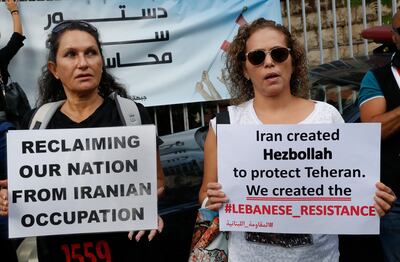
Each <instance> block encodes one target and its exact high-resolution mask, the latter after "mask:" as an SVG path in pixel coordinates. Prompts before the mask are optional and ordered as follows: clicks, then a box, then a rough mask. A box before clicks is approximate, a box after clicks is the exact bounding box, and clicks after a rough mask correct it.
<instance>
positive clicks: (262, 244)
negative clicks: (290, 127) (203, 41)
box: [199, 18, 395, 262]
mask: <svg viewBox="0 0 400 262" xmlns="http://www.w3.org/2000/svg"><path fill="white" fill-rule="evenodd" d="M226 65H227V69H228V83H229V88H230V91H231V96H232V97H233V100H232V101H233V104H234V105H233V106H229V107H228V112H229V118H230V123H231V124H242V125H246V124H249V125H251V124H253V125H254V124H259V125H262V124H314V123H318V124H322V123H326V124H329V123H343V122H344V121H343V119H342V117H341V115H340V113H339V112H338V111H337V110H336V109H335V108H334V107H333V106H331V105H329V104H327V103H324V102H318V101H312V100H309V99H308V97H309V90H308V84H307V67H306V58H305V54H304V51H303V49H302V47H301V46H300V45H299V44H298V42H297V41H296V40H295V39H294V38H293V37H292V36H291V34H290V32H289V31H288V30H287V29H286V28H285V27H284V26H282V25H279V24H276V23H275V22H273V21H269V20H265V19H263V18H260V19H257V20H255V21H254V22H252V23H251V24H248V25H243V26H241V27H240V28H239V32H238V34H237V36H236V37H235V38H234V40H233V42H232V44H231V45H230V47H229V51H228V53H227V62H226ZM210 126H211V128H210V130H209V132H208V134H207V138H206V141H205V146H204V154H205V156H204V178H203V183H202V187H201V189H200V193H199V201H200V202H201V203H202V206H203V207H206V208H208V209H211V210H214V211H218V210H219V208H221V207H222V205H223V204H224V203H226V202H227V201H228V196H226V195H225V193H224V192H223V191H222V188H221V185H220V184H219V183H218V182H217V181H218V179H217V138H216V132H215V130H216V119H215V118H214V119H212V120H211V122H210ZM394 199H395V196H394V194H393V192H392V190H391V189H390V188H388V187H386V186H385V185H384V184H382V183H377V193H376V196H375V202H376V203H375V207H376V210H377V213H378V214H379V215H384V214H385V212H386V211H388V210H389V209H390V206H391V203H393V201H394ZM228 258H229V261H241V262H243V261H263V262H264V261H338V260H339V250H338V237H337V235H321V234H320V235H317V234H314V235H311V234H269V233H248V232H231V233H230V237H229V242H228Z"/></svg>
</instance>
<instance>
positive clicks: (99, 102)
mask: <svg viewBox="0 0 400 262" xmlns="http://www.w3.org/2000/svg"><path fill="white" fill-rule="evenodd" d="M46 46H47V48H48V49H49V53H48V60H47V64H46V65H45V66H44V67H43V69H42V75H41V77H40V79H39V100H38V106H41V105H43V104H46V103H49V102H54V101H60V100H64V99H65V101H64V102H63V103H62V104H61V106H60V107H59V108H58V110H57V111H56V112H55V113H54V115H53V116H52V118H51V119H50V121H49V123H48V124H47V126H46V128H47V129H62V128H95V127H117V126H123V125H124V124H123V121H122V119H121V118H120V115H119V112H118V108H117V105H116V102H115V100H114V99H112V98H110V95H111V94H113V93H116V94H118V95H120V96H122V97H126V96H127V94H126V90H125V89H124V88H123V87H122V86H121V85H120V84H119V83H118V82H117V81H116V80H115V79H114V77H113V76H112V75H111V74H109V73H108V72H107V69H106V67H105V65H104V57H103V51H102V48H101V44H100V39H99V33H98V31H97V29H96V28H95V27H94V26H92V25H91V24H89V23H87V22H84V21H64V22H62V23H60V24H58V25H57V26H55V27H54V28H53V29H52V31H51V33H50V35H49V37H48V39H47V42H46ZM137 107H138V110H139V113H140V118H141V122H142V124H151V122H152V121H151V119H150V117H149V115H148V113H147V111H146V109H145V108H144V106H143V105H141V104H137ZM33 112H34V111H33ZM33 112H32V113H31V114H28V115H27V116H26V117H25V121H24V122H23V126H22V127H23V129H28V127H29V122H30V119H31V117H32V114H33ZM157 152H158V151H157ZM157 187H158V189H159V190H162V189H163V187H164V174H163V170H162V168H161V164H160V157H159V154H157ZM0 210H1V212H0V215H7V211H8V201H7V191H6V190H5V189H3V190H2V191H1V192H0ZM158 224H159V226H158V230H151V231H150V233H149V234H148V236H147V242H148V241H150V240H152V239H153V238H154V237H155V235H156V233H157V232H161V230H162V229H163V221H162V219H161V218H160V217H159V221H158ZM136 233H137V234H136V235H135V234H134V233H133V232H130V233H129V237H130V238H133V237H134V239H135V240H136V241H129V240H128V237H127V235H128V234H127V233H118V232H116V233H99V234H80V235H77V234H75V235H60V236H44V237H37V250H38V258H39V261H70V260H69V259H71V256H72V257H73V258H74V257H75V258H76V257H78V256H79V257H81V258H82V259H84V258H85V259H91V260H92V261H94V260H93V259H94V258H96V259H97V260H98V261H100V260H101V261H103V260H104V259H107V261H143V260H144V259H145V256H144V257H142V255H141V251H142V250H141V249H140V246H139V244H140V243H135V242H139V241H140V240H141V239H144V237H143V235H144V234H145V231H139V232H136ZM140 242H145V240H143V241H140ZM77 246H78V247H79V251H77V250H76V249H75V247H77ZM84 247H85V248H89V249H88V250H86V249H85V250H86V251H85V253H84V249H83V248H84ZM71 252H72V253H71ZM76 252H80V253H79V254H76ZM82 261H83V260H82Z"/></svg>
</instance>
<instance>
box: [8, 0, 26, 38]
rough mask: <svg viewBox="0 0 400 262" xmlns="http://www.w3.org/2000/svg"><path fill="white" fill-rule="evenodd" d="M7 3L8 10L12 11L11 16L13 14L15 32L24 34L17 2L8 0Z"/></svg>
mask: <svg viewBox="0 0 400 262" xmlns="http://www.w3.org/2000/svg"><path fill="white" fill-rule="evenodd" d="M6 5H7V9H8V11H10V13H11V16H12V20H13V28H14V32H15V33H19V34H20V35H22V34H23V31H22V23H21V18H20V15H19V10H18V6H17V2H16V1H14V0H6Z"/></svg>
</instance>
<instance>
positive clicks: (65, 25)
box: [51, 20, 97, 34]
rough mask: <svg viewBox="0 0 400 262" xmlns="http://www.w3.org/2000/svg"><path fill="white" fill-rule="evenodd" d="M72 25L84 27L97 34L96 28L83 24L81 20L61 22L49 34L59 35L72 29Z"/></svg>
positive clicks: (86, 23)
mask: <svg viewBox="0 0 400 262" xmlns="http://www.w3.org/2000/svg"><path fill="white" fill-rule="evenodd" d="M73 25H75V26H76V25H79V26H81V27H85V28H87V29H90V30H91V31H94V32H97V29H96V27H94V26H92V25H91V24H89V23H88V22H85V21H82V20H68V21H63V22H61V23H59V24H58V25H56V26H55V27H54V28H53V29H52V30H51V33H52V34H56V33H59V32H61V31H64V30H65V29H68V28H70V27H72V26H73Z"/></svg>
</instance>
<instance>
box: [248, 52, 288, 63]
mask: <svg viewBox="0 0 400 262" xmlns="http://www.w3.org/2000/svg"><path fill="white" fill-rule="evenodd" d="M289 53H290V48H287V47H274V48H272V49H271V50H269V51H265V50H262V49H258V50H254V51H250V52H247V53H246V57H247V60H249V62H250V63H251V64H252V65H255V66H257V65H260V64H262V63H264V60H265V58H266V57H267V55H268V54H270V55H271V58H272V60H274V61H275V62H277V63H282V62H284V61H285V60H286V59H287V58H288V57H289Z"/></svg>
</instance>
